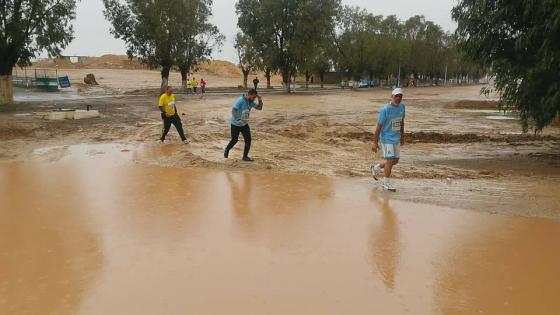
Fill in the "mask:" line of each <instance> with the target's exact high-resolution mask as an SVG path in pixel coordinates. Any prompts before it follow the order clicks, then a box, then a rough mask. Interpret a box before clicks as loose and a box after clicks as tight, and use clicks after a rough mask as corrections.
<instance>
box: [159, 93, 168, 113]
mask: <svg viewBox="0 0 560 315" xmlns="http://www.w3.org/2000/svg"><path fill="white" fill-rule="evenodd" d="M163 105H164V104H163V95H162V96H160V97H159V103H158V106H159V111H160V112H161V113H162V114H165V115H167V113H166V112H165V109H163Z"/></svg>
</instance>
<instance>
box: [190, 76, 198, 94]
mask: <svg viewBox="0 0 560 315" xmlns="http://www.w3.org/2000/svg"><path fill="white" fill-rule="evenodd" d="M191 85H192V88H193V93H194V94H195V95H198V92H197V91H196V89H197V88H198V81H197V80H196V78H194V77H193V78H192V81H191Z"/></svg>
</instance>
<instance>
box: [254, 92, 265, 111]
mask: <svg viewBox="0 0 560 315" xmlns="http://www.w3.org/2000/svg"><path fill="white" fill-rule="evenodd" d="M258 98H259V103H258V104H257V105H256V106H255V108H256V109H258V110H262V109H263V105H264V103H263V100H262V97H261V96H260V95H259V96H258Z"/></svg>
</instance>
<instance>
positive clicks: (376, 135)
mask: <svg viewBox="0 0 560 315" xmlns="http://www.w3.org/2000/svg"><path fill="white" fill-rule="evenodd" d="M381 128H383V125H382V124H379V123H378V124H377V126H376V127H375V132H374V134H373V147H372V148H371V150H372V151H373V152H377V149H378V148H379V135H380V134H381Z"/></svg>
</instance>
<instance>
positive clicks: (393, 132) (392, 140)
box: [377, 102, 405, 144]
mask: <svg viewBox="0 0 560 315" xmlns="http://www.w3.org/2000/svg"><path fill="white" fill-rule="evenodd" d="M404 116H405V105H404V103H402V102H401V103H400V104H399V105H398V106H396V105H393V104H391V103H387V104H385V105H383V107H381V109H380V110H379V117H378V118H377V123H378V124H381V125H383V127H382V128H381V135H380V136H379V137H380V138H381V143H383V144H398V143H400V142H401V125H402V122H403V119H404Z"/></svg>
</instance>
